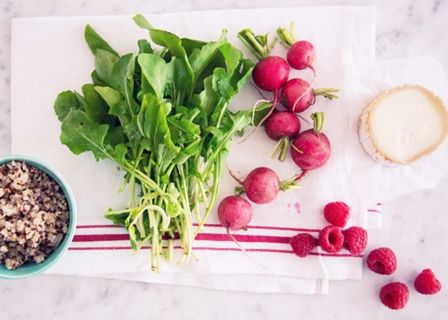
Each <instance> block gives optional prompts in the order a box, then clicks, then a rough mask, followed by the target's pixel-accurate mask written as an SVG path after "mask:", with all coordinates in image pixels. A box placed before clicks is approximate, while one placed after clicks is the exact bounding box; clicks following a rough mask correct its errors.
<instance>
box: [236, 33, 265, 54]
mask: <svg viewBox="0 0 448 320" xmlns="http://www.w3.org/2000/svg"><path fill="white" fill-rule="evenodd" d="M238 39H240V40H241V42H242V43H243V44H244V45H245V46H246V48H247V49H249V51H250V52H252V53H253V54H254V55H255V56H256V57H257V58H258V59H259V60H261V59H263V58H265V57H267V56H268V55H269V52H267V50H266V48H263V45H262V44H261V43H260V42H259V41H258V40H257V38H256V36H255V34H254V32H253V31H252V30H251V29H247V28H246V29H243V30H241V31H240V32H238Z"/></svg>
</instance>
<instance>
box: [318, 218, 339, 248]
mask: <svg viewBox="0 0 448 320" xmlns="http://www.w3.org/2000/svg"><path fill="white" fill-rule="evenodd" d="M319 244H320V246H321V247H322V249H324V250H325V251H327V252H329V253H335V252H339V251H340V250H341V249H342V245H343V244H344V234H343V233H342V230H341V228H339V227H337V226H332V225H329V226H326V227H325V228H323V229H322V230H321V231H320V233H319Z"/></svg>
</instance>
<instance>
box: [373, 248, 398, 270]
mask: <svg viewBox="0 0 448 320" xmlns="http://www.w3.org/2000/svg"><path fill="white" fill-rule="evenodd" d="M367 266H368V267H369V269H370V270H372V271H373V272H376V273H379V274H387V275H389V274H392V273H394V271H395V270H396V269H397V257H396V256H395V253H394V252H393V251H392V250H391V249H389V248H378V249H375V250H372V251H370V253H369V255H368V256H367Z"/></svg>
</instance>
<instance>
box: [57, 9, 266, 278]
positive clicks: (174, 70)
mask: <svg viewBox="0 0 448 320" xmlns="http://www.w3.org/2000/svg"><path fill="white" fill-rule="evenodd" d="M134 21H135V22H136V24H137V25H138V26H140V27H141V28H144V29H146V30H148V33H149V37H150V41H149V40H147V39H142V40H139V41H138V52H137V53H128V54H124V55H120V54H119V53H117V51H115V50H114V49H113V48H112V47H111V46H110V45H109V44H108V43H107V42H106V41H105V40H104V39H103V38H102V37H101V36H100V35H99V34H98V33H97V32H96V31H95V30H94V29H93V28H92V27H91V26H90V25H87V26H86V28H85V33H84V36H85V40H86V42H87V45H88V46H89V48H90V50H91V51H92V54H93V55H94V59H95V70H94V71H93V72H92V74H91V76H92V83H89V84H85V85H84V86H83V87H82V88H81V93H78V92H76V91H64V92H61V93H60V94H59V95H58V97H57V98H56V101H55V104H54V110H55V112H56V115H57V117H58V119H59V120H60V121H61V122H62V125H61V136H60V139H61V142H62V143H63V144H65V145H66V146H67V147H68V148H69V149H70V150H71V151H72V152H73V153H74V154H80V153H83V152H91V153H92V154H93V155H94V157H95V159H96V160H101V159H109V160H112V161H114V162H116V163H117V164H118V165H119V166H120V168H121V169H122V170H123V171H124V182H125V184H127V185H128V186H129V190H130V191H131V195H130V199H129V204H128V206H127V208H124V209H121V210H117V211H115V210H112V209H109V210H108V211H107V213H106V217H107V218H108V219H110V220H112V221H113V222H114V223H116V224H120V225H123V226H124V227H125V228H126V229H127V230H128V232H129V236H130V240H131V245H132V247H133V248H134V249H136V250H137V249H139V248H141V247H142V246H143V245H144V244H145V243H146V244H150V245H151V248H152V250H151V257H152V259H151V261H152V270H155V271H157V270H158V269H159V256H160V255H162V254H163V255H166V256H167V257H168V258H171V254H172V249H173V241H174V240H175V239H176V238H179V240H180V243H181V246H182V248H183V256H182V258H181V261H184V260H188V259H189V257H190V256H191V249H192V241H193V239H194V237H195V231H194V230H193V221H194V220H196V221H197V223H198V224H199V227H198V230H196V232H198V231H199V230H200V229H201V227H202V226H203V224H204V223H205V221H206V220H207V217H208V215H209V214H210V212H211V210H212V208H213V207H214V205H215V202H216V198H217V194H218V189H219V180H220V177H221V175H222V172H223V164H224V161H225V157H226V155H227V154H228V152H229V147H230V143H231V140H232V137H233V136H234V135H236V134H240V133H241V131H242V130H243V129H244V128H245V127H247V126H248V125H251V124H253V123H256V121H257V119H258V121H259V119H261V118H262V117H263V114H266V112H267V111H268V110H269V107H270V106H269V105H264V106H260V107H259V108H257V109H256V110H254V112H250V111H244V112H243V111H240V112H236V113H234V112H231V111H230V110H228V106H229V103H230V102H231V100H232V99H233V97H234V96H235V95H236V94H237V93H238V92H239V91H240V90H241V88H242V87H243V85H244V84H245V82H246V81H247V78H248V77H249V75H250V74H251V71H252V67H253V64H252V62H251V61H250V60H247V59H244V57H243V54H242V53H241V51H240V50H238V49H237V48H235V47H234V46H233V45H232V44H231V43H229V42H228V41H227V38H226V33H227V32H226V31H223V33H222V35H221V36H220V37H219V39H218V40H216V41H210V42H205V41H201V40H195V39H188V38H180V37H178V36H177V35H175V34H173V33H170V32H168V31H165V30H160V29H156V28H154V27H153V26H152V25H151V24H150V23H149V22H148V21H147V20H146V19H145V18H144V17H143V16H142V15H137V16H135V17H134ZM151 42H152V43H151ZM156 48H157V49H156ZM164 248H166V249H164Z"/></svg>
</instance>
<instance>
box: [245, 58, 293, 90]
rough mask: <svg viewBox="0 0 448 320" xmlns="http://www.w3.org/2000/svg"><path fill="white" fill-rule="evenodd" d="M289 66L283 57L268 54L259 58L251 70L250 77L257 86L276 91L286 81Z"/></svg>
mask: <svg viewBox="0 0 448 320" xmlns="http://www.w3.org/2000/svg"><path fill="white" fill-rule="evenodd" d="M288 76H289V66H288V63H287V62H286V60H285V59H283V58H281V57H278V56H268V57H266V58H263V59H261V60H260V61H259V62H258V63H257V64H256V65H255V68H254V70H253V71H252V78H253V79H254V82H255V84H256V85H257V87H258V88H260V89H262V90H265V91H272V92H277V91H278V90H280V89H281V88H282V87H283V86H284V84H285V83H286V81H288Z"/></svg>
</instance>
